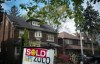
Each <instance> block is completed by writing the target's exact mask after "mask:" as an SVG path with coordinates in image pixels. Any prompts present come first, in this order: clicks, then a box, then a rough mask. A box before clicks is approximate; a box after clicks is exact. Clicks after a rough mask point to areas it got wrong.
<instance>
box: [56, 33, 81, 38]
mask: <svg viewBox="0 0 100 64" xmlns="http://www.w3.org/2000/svg"><path fill="white" fill-rule="evenodd" d="M58 38H67V39H79V37H78V36H74V35H72V34H69V33H67V32H61V33H59V34H58Z"/></svg>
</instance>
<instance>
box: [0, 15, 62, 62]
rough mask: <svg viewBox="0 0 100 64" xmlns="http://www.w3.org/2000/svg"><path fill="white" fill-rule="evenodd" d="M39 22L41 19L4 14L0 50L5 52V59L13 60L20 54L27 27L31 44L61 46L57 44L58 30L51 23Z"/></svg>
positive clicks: (0, 27) (1, 25)
mask: <svg viewBox="0 0 100 64" xmlns="http://www.w3.org/2000/svg"><path fill="white" fill-rule="evenodd" d="M39 23H40V20H39V19H31V20H25V19H23V18H20V17H16V16H11V15H6V14H3V20H2V22H1V24H0V50H1V51H0V52H2V53H3V55H4V59H5V58H6V59H7V61H12V59H13V58H15V57H16V56H17V55H19V51H18V49H19V48H20V44H21V36H22V35H23V34H24V29H25V28H26V29H27V30H28V40H29V46H35V47H41V46H48V45H50V46H53V47H55V48H56V47H60V46H59V45H58V44H57V42H58V39H57V32H55V30H54V29H53V28H52V27H50V26H49V25H47V24H43V25H40V24H39ZM55 54H57V53H55ZM6 56H7V57H6ZM9 58H10V59H9ZM10 63H11V62H10ZM12 63H13V62H12Z"/></svg>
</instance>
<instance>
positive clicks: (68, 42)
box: [65, 39, 73, 44]
mask: <svg viewBox="0 0 100 64" xmlns="http://www.w3.org/2000/svg"><path fill="white" fill-rule="evenodd" d="M65 44H73V41H72V40H68V39H66V40H65Z"/></svg>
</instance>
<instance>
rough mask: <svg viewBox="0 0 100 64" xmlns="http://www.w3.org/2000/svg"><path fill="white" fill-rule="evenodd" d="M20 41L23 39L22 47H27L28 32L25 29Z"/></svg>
mask: <svg viewBox="0 0 100 64" xmlns="http://www.w3.org/2000/svg"><path fill="white" fill-rule="evenodd" d="M22 39H23V45H24V46H28V45H29V41H28V30H27V29H24V34H23V36H22Z"/></svg>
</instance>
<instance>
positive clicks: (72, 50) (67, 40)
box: [58, 32, 97, 62]
mask: <svg viewBox="0 0 100 64" xmlns="http://www.w3.org/2000/svg"><path fill="white" fill-rule="evenodd" d="M85 40H86V36H85V35H83V34H82V45H83V53H84V55H88V56H89V55H91V52H92V47H91V42H89V41H88V42H86V41H85ZM58 44H59V45H61V47H62V48H61V49H62V51H61V52H59V53H62V52H63V54H66V55H69V56H70V60H72V61H73V62H77V61H78V56H80V55H81V44H80V36H79V34H77V33H76V34H69V33H66V32H61V33H59V34H58ZM93 47H94V51H95V49H96V47H97V44H95V43H94V44H93Z"/></svg>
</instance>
